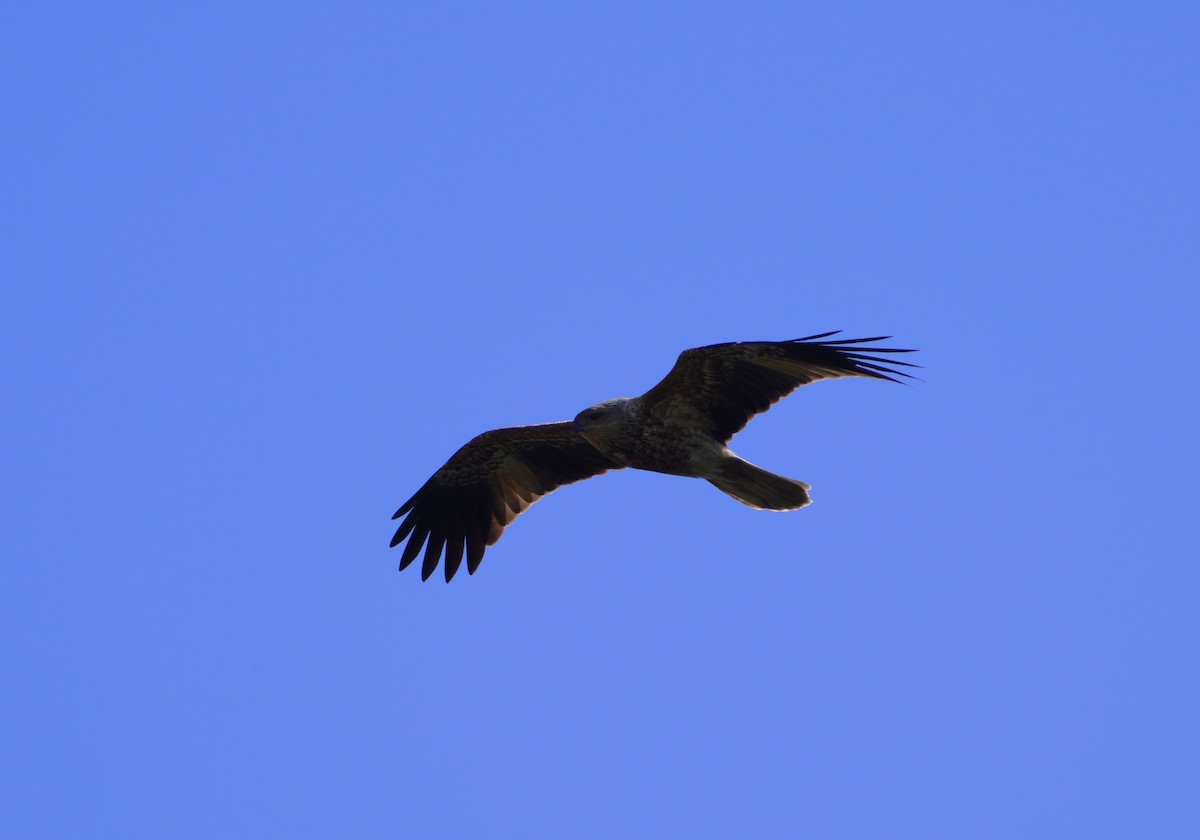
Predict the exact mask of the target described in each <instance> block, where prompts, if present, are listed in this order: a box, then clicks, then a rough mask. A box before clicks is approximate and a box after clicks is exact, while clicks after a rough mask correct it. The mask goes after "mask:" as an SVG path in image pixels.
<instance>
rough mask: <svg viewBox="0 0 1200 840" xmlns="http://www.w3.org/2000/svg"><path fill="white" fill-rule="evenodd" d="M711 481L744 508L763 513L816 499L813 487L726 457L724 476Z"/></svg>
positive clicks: (794, 508)
mask: <svg viewBox="0 0 1200 840" xmlns="http://www.w3.org/2000/svg"><path fill="white" fill-rule="evenodd" d="M708 481H709V482H710V483H711V484H712V485H713V486H714V487H716V488H717V489H718V490H720V491H722V492H724V493H728V494H729V495H730V496H733V498H735V499H737V500H738V501H739V502H741V503H742V504H744V505H749V506H750V507H752V508H758V509H759V510H796V509H797V508H802V507H804V506H805V505H807V504H808V503H809V502H811V501H812V500H811V499H810V498H809V497H808V491H809V489H810V488H809V486H808V485H807V484H805V483H804V482H803V481H794V480H792V479H790V478H784V477H783V476H781V475H775V473H772V472H767V471H766V470H764V469H762V468H761V467H756V466H754V464H751V463H750V462H749V461H743V460H742V459H741V458H737V457H732V458H726V459H725V462H724V463H723V464H722V465H721V474H720V475H719V476H715V477H709V478H708Z"/></svg>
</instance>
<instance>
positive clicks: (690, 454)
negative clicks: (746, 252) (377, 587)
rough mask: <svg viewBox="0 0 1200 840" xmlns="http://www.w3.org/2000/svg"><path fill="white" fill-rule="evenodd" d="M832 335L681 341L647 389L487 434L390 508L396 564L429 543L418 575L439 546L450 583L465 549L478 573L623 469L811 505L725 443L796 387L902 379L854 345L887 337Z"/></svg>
mask: <svg viewBox="0 0 1200 840" xmlns="http://www.w3.org/2000/svg"><path fill="white" fill-rule="evenodd" d="M831 335H834V333H823V334H821V335H815V336H809V337H807V338H801V339H795V340H793V341H776V342H732V343H729V344H714V345H710V346H708V347H697V348H694V349H692V350H685V351H684V352H683V353H682V354H680V356H679V359H678V361H677V362H676V363H675V367H674V368H672V369H671V372H670V373H669V374H668V375H667V377H666V378H665V379H663V381H662V382H660V383H659V384H658V385H656V386H655V387H654V388H652V389H650V390H649V391H647V392H646V393H645V394H643V395H642V396H640V397H634V398H620V399H613V400H606V401H605V402H602V403H599V404H597V405H594V406H592V407H591V408H587V409H584V410H583V411H581V412H580V413H579V414H578V415H577V416H576V418H575V420H574V421H569V422H561V423H547V424H543V425H538V426H515V427H511V428H506V429H493V430H492V431H490V432H484V433H483V434H481V435H479V436H478V437H476V438H474V439H473V440H471V441H470V442H469V443H467V444H466V445H465V446H463V447H462V448H461V449H460V450H459V451H458V452H456V453H455V454H454V455H453V456H452V457H451V458H450V460H449V461H447V462H446V464H445V465H444V466H443V467H442V468H441V469H439V470H438V471H437V472H435V473H434V474H433V476H431V477H430V479H429V480H428V481H427V482H426V483H425V485H424V486H423V487H421V489H420V490H418V491H417V493H416V495H414V496H413V497H412V498H411V499H409V500H408V501H407V502H406V503H405V504H404V505H402V506H401V507H400V509H399V510H398V511H396V514H395V516H394V517H393V518H398V517H400V516H403V515H404V514H408V515H407V517H406V518H405V520H404V522H403V523H401V525H400V527H399V529H398V530H397V531H396V535H395V536H394V537H393V538H392V545H393V546H394V545H398V544H399V543H400V542H402V541H403V540H404V539H405V538H406V537H408V538H409V540H408V544H407V545H406V546H405V548H404V552H403V554H402V555H401V558H400V568H401V569H404V568H405V567H406V566H408V565H409V564H410V563H411V562H412V561H413V560H414V559H415V558H416V556H417V554H418V553H420V551H421V548H422V546H423V545H424V546H425V559H424V561H423V563H422V568H421V577H422V579H427V578H428V577H429V576H430V575H431V574H432V573H433V571H434V570H435V569H436V568H437V565H438V562H439V560H440V558H441V555H442V550H443V547H444V548H445V554H446V567H445V568H446V580H447V581H449V580H450V579H451V578H452V577H453V576H454V573H455V572H456V571H457V570H458V568H459V566H460V564H461V563H462V559H463V554H464V552H465V553H466V559H467V570H468V571H469V572H470V573H471V574H474V573H475V570H476V569H477V568H478V566H479V563H480V561H481V560H482V559H483V553H484V549H485V547H486V546H489V545H493V544H494V543H495V542H496V541H497V540H498V539H499V538H500V535H501V533H503V531H504V528H505V526H506V525H508V524H509V523H511V522H512V520H513V519H515V518H516V517H517V516H518V515H519V514H520V513H522V512H523V511H524V510H525V509H526V508H527V507H529V505H531V504H533V503H534V502H535V501H537V500H538V499H539V498H541V497H542V496H543V495H545V494H546V493H549V492H551V491H553V490H554V489H556V488H558V487H560V486H562V485H564V484H570V483H572V482H575V481H579V480H581V479H584V478H589V477H591V476H594V475H599V474H600V473H603V472H605V471H607V470H611V469H621V468H622V467H631V468H634V469H641V470H651V471H653V472H660V473H667V474H670V475H680V476H689V477H695V478H703V479H705V480H707V481H709V482H711V483H712V484H713V485H715V486H716V487H717V488H718V489H720V490H721V491H723V492H725V493H727V494H729V495H730V496H732V497H733V498H735V499H737V500H738V501H739V502H742V503H743V504H746V505H749V506H751V507H755V508H765V509H769V510H795V509H796V508H800V507H803V506H804V505H806V504H808V503H809V497H808V490H809V486H808V485H807V484H805V483H803V482H800V481H795V480H793V479H790V478H785V477H783V476H779V475H775V474H774V473H770V472H767V471H766V470H764V469H761V468H759V467H756V466H755V465H753V464H751V463H749V462H748V461H744V460H742V459H741V458H739V457H738V456H737V455H734V454H733V453H732V452H731V451H730V450H729V449H728V448H727V447H726V444H727V443H728V441H729V439H730V438H732V437H733V435H734V434H736V433H737V432H738V431H740V430H741V429H742V428H743V427H744V426H745V425H746V422H747V421H748V420H749V419H750V418H751V417H752V416H754V415H755V414H757V413H759V412H762V411H766V410H767V409H768V408H769V407H770V406H771V404H772V403H774V402H776V401H777V400H779V399H780V398H781V397H784V396H786V395H787V394H789V393H790V392H791V391H793V390H794V389H795V388H797V387H798V386H800V385H804V384H807V383H809V382H813V381H815V380H817V379H827V378H836V377H843V376H865V377H870V378H874V379H887V380H890V381H898V380H896V379H895V378H894V376H907V375H908V374H905V373H903V372H902V371H898V370H896V369H895V368H893V367H888V366H886V365H885V364H884V362H887V361H889V360H885V359H882V358H879V357H877V356H868V355H865V354H863V353H861V352H858V351H857V348H854V347H852V346H847V345H856V344H862V343H865V342H872V341H878V340H880V339H877V338H861V339H843V340H839V341H821V339H825V338H828V337H829V336H831ZM870 349H871V350H872V352H875V353H907V352H911V351H908V350H898V349H893V348H885V347H871V348H870ZM890 363H891V364H893V365H905V366H907V367H911V365H908V364H907V363H905V362H896V361H890ZM410 535H411V536H410ZM426 540H428V544H426Z"/></svg>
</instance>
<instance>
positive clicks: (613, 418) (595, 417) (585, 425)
mask: <svg viewBox="0 0 1200 840" xmlns="http://www.w3.org/2000/svg"><path fill="white" fill-rule="evenodd" d="M627 402H629V400H627V399H615V400H605V401H604V402H602V403H598V404H597V405H594V406H592V407H591V408H585V409H584V410H583V411H581V412H579V414H577V415H575V421H574V422H573V423H572V424H571V428H572V429H574V431H575V434H578V435H583V436H584V437H585V438H587V439H588V440H591V439H592V436H598V437H599V436H603V435H604V434H605V433H606V432H611V431H615V430H616V429H618V428H619V427H620V425H621V422H622V421H623V420H624V418H625V404H626V403H627Z"/></svg>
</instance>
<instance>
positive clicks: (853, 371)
mask: <svg viewBox="0 0 1200 840" xmlns="http://www.w3.org/2000/svg"><path fill="white" fill-rule="evenodd" d="M833 335H837V332H828V333H822V334H820V335H810V336H807V337H805V338H797V339H793V340H791V341H736V342H730V343H728V344H711V345H709V346H707V347H695V348H693V349H691V350H684V351H683V352H682V353H680V354H679V359H678V360H676V362H675V367H673V368H671V372H670V373H668V374H667V376H666V378H664V379H663V381H662V382H659V383H658V384H657V385H655V386H654V387H653V388H651V389H650V390H649V391H647V392H646V393H645V394H643V395H642V396H641V397H640V399H641V400H642V402H643V403H644V404H645V405H646V406H648V407H651V408H654V409H657V410H659V411H666V412H670V413H673V414H675V415H676V416H678V417H681V418H682V417H686V418H687V419H688V420H689V421H690V422H692V423H694V424H695V425H696V426H698V427H700V428H703V429H705V430H707V431H708V432H710V433H711V434H712V435H713V436H714V437H716V438H717V439H718V440H720V441H721V442H722V443H725V442H728V440H729V439H730V438H731V437H733V436H734V435H735V434H736V433H737V432H739V431H741V429H742V428H743V427H744V426H745V425H746V423H747V422H749V420H750V418H751V417H753V416H754V415H755V414H759V413H760V412H763V411H766V410H767V409H768V408H770V407H771V405H772V404H773V403H775V402H777V401H778V400H780V399H781V398H783V397H785V396H787V395H788V394H790V393H791V392H792V391H794V390H796V388H798V387H800V386H801V385H806V384H808V383H809V382H815V381H817V380H818V379H835V378H838V377H843V376H866V377H869V378H872V379H887V380H890V381H892V382H898V381H899V379H897V377H905V378H911V377H909V374H907V373H905V372H904V371H902V370H897V369H896V366H901V367H909V368H911V367H917V365H913V364H910V363H908V362H901V361H898V360H897V359H891V358H883V357H881V356H877V355H872V354H875V353H887V354H892V353H911V352H913V351H912V350H902V349H897V348H894V347H879V346H878V345H875V344H872V342H876V341H881V340H883V339H884V338H887V337H888V336H881V337H878V338H843V339H836V340H832V341H826V340H825V339H828V338H829V337H830V336H833ZM863 345H866V346H863ZM864 351H866V352H864Z"/></svg>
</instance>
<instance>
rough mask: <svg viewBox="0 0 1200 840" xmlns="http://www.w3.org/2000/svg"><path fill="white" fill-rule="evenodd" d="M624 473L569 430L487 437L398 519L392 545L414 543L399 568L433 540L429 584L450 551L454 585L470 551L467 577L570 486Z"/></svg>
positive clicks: (524, 429) (448, 466)
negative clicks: (509, 533) (509, 529)
mask: <svg viewBox="0 0 1200 840" xmlns="http://www.w3.org/2000/svg"><path fill="white" fill-rule="evenodd" d="M620 466H621V465H620V464H618V463H616V462H615V461H613V460H611V459H609V458H608V457H607V456H605V455H603V454H601V453H600V452H599V450H597V449H596V448H595V447H594V446H592V445H591V444H590V443H588V442H587V441H586V440H584V439H583V438H582V437H580V436H579V435H578V434H576V433H574V432H573V431H571V424H570V423H546V424H543V425H539V426H514V427H512V428H507V429H493V430H492V431H490V432H484V433H483V434H481V435H479V436H478V437H476V438H475V439H473V440H472V441H471V442H469V443H468V444H467V445H466V446H464V447H463V448H462V449H460V450H458V451H457V452H455V453H454V455H453V456H451V458H450V460H449V461H447V462H446V463H445V465H444V466H442V468H441V469H440V470H438V471H437V472H435V473H434V474H433V475H432V476H431V477H430V478H429V480H428V481H426V482H425V484H424V486H422V487H421V489H420V490H418V491H417V492H416V494H415V495H414V496H413V497H412V498H411V499H409V500H408V501H407V502H405V503H404V504H403V505H401V506H400V509H399V510H398V511H396V513H395V515H394V516H393V517H392V518H393V519H398V518H400V517H401V516H404V514H406V513H407V514H408V516H407V517H406V518H405V519H404V521H403V522H402V523H400V527H399V529H398V530H397V531H396V535H395V536H394V537H392V545H393V546H396V545H399V544H400V543H401V542H403V541H404V539H405V537H408V544H407V545H406V546H405V547H404V553H403V554H402V555H401V556H400V568H401V570H403V569H404V568H406V567H407V566H408V565H409V564H410V563H412V561H413V560H414V559H416V556H417V555H418V554H419V553H420V551H421V546H422V545H423V544H425V543H426V540H427V539H428V545H426V547H425V559H424V561H423V562H422V564H421V579H422V580H428V579H429V576H430V575H432V574H433V572H434V570H435V569H436V568H437V566H438V560H439V559H440V558H441V554H442V549H443V547H444V548H445V551H446V582H447V583H449V581H450V579H451V578H452V577H454V573H455V572H457V571H458V567H459V566H460V565H461V563H462V559H463V551H464V550H465V551H466V555H467V571H468V572H469V573H470V574H475V570H476V569H477V568H479V563H480V561H481V560H483V552H484V550H485V549H486V547H487V546H489V545H494V544H495V542H496V540H498V539H500V535H501V534H502V533H503V532H504V528H505V526H507V525H509V524H510V523H511V522H512V521H513V520H514V519H516V518H517V516H518V515H520V514H521V513H522V512H523V511H524V510H525V509H526V508H528V507H529V506H530V505H531V504H533V503H534V502H536V501H537V500H538V499H540V498H541V497H542V496H544V495H546V494H547V493H549V492H551V491H552V490H555V489H556V488H558V487H561V486H563V485H564V484H571V483H572V482H575V481H580V480H581V479H585V478H590V477H592V476H594V475H599V474H600V473H602V472H604V471H606V470H613V469H619V468H620ZM410 535H411V536H410Z"/></svg>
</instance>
